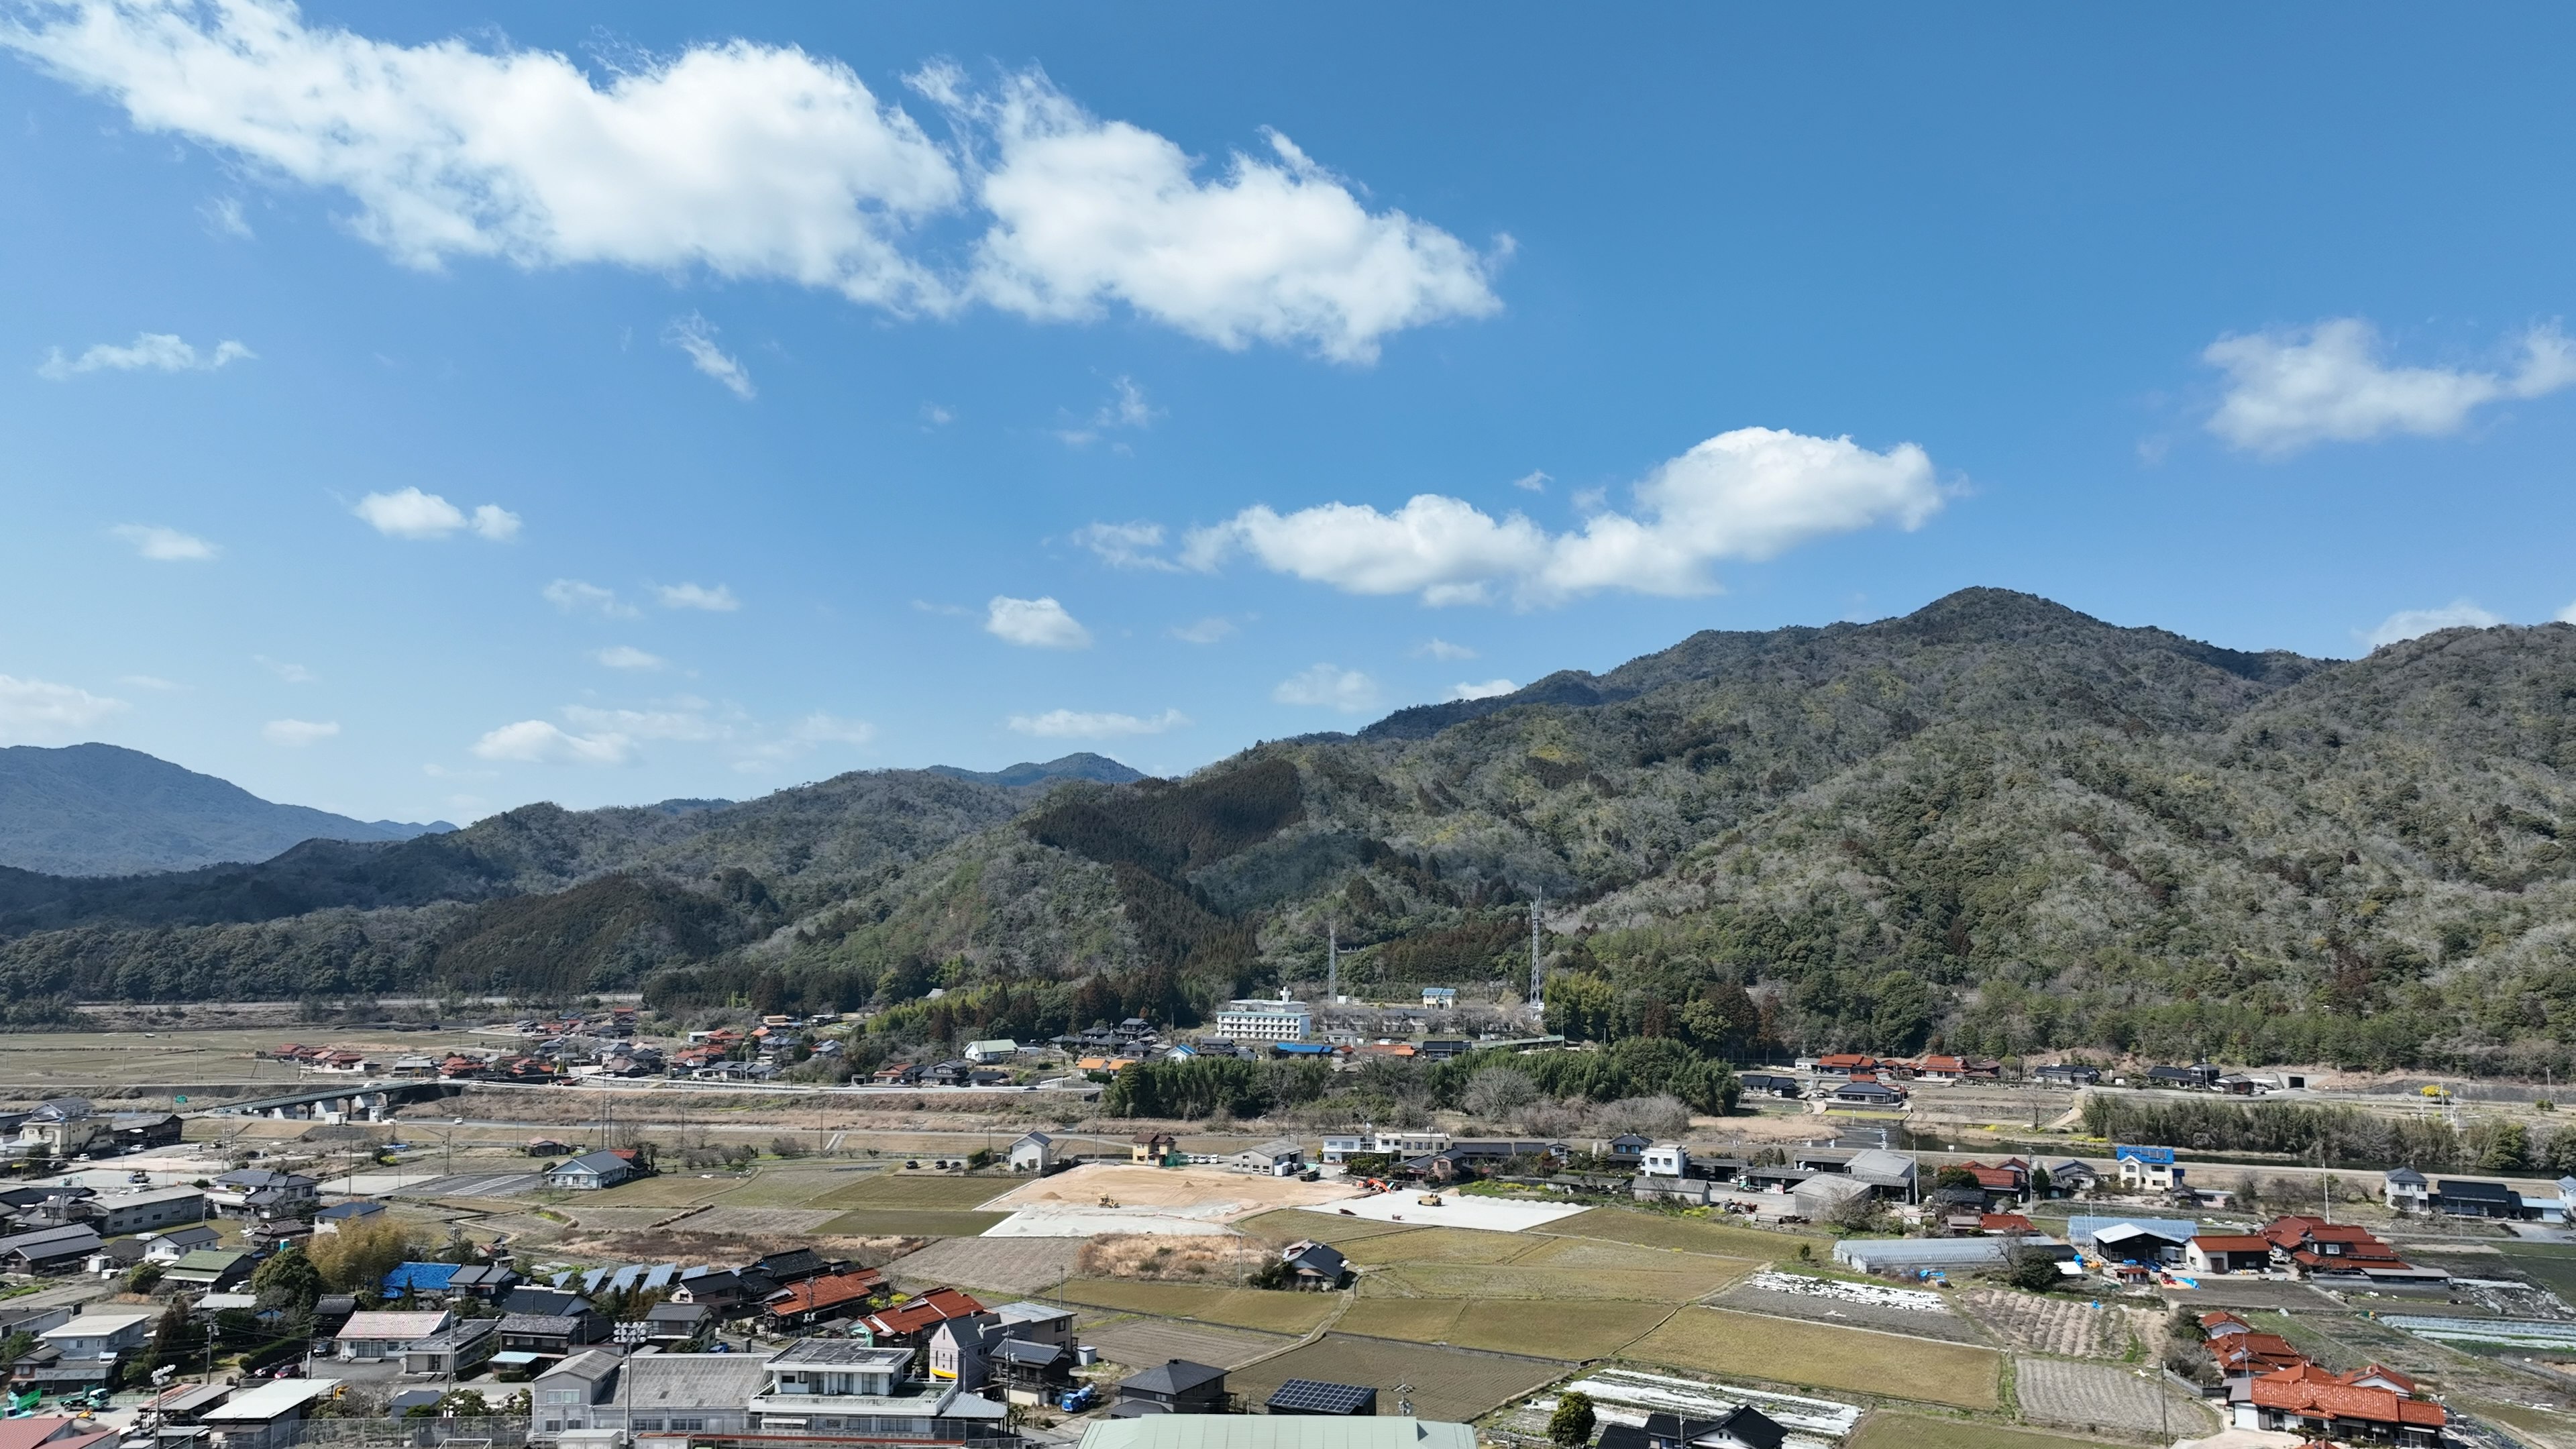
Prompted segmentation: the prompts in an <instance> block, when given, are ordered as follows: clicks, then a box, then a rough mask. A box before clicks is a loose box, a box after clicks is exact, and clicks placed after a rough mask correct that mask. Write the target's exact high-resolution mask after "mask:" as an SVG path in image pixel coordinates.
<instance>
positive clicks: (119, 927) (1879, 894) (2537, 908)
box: [0, 590, 2576, 1073]
mask: <svg viewBox="0 0 2576 1449" xmlns="http://www.w3.org/2000/svg"><path fill="white" fill-rule="evenodd" d="M2570 771H2576V628H2571V627H2569V626H2565V625H2545V626H2541V627H2538V628H2527V629H2526V628H2497V629H2489V630H2482V631H2481V630H2451V631H2446V632H2443V633H2439V634H2434V635H2429V636H2427V637H2425V638H2422V639H2417V640H2412V641H2409V642H2407V643H2403V644H2398V645H2392V646H2389V647H2387V648H2384V649H2381V650H2379V651H2378V652H2376V653H2374V654H2372V655H2371V656H2370V657H2369V658H2367V659H2363V660H2359V661H2354V662H2349V663H2344V662H2336V661H2326V660H2313V659H2304V658H2300V657H2298V656H2295V655H2290V654H2283V653H2264V654H2247V653H2239V652H2235V651H2230V650H2224V649H2217V648H2213V647H2211V646H2208V645H2205V644H2200V643H2196V642H2193V641H2191V640H2187V639H2183V638H2180V637H2178V636H2175V635H2172V634H2169V633H2165V632H2163V631H2160V630H2153V629H2123V628H2116V627H2113V626H2110V625H2107V624H2104V623H2102V622H2100V621H2098V620H2094V619H2090V618H2087V617H2085V616H2083V615H2081V614H2077V613H2075V612H2073V611H2071V610H2068V609H2065V608H2062V607H2060V606H2058V605H2055V604H2051V603H2048V602H2047V601H2045V600H2040V599H2035V598H2031V597H2028V596H2024V595H2016V594H2009V593H2003V592H2000V591H1994V590H1969V591H1966V592H1963V593H1960V594H1956V595H1952V596H1951V597H1949V598H1946V599H1943V600H1940V601H1938V602H1936V603H1934V604H1932V605H1931V606H1929V607H1927V608H1925V609H1923V610H1921V611H1919V612H1917V613H1915V614H1912V615H1908V616H1906V617H1904V618H1899V619H1890V620H1885V621H1881V622H1879V623H1875V624H1867V625H1850V624H1838V625H1834V626H1831V627H1828V628H1821V629H1803V628H1802V629H1783V630H1775V631H1771V632H1767V633H1718V632H1711V633H1703V634H1699V635H1695V636H1693V637H1692V638H1690V639H1688V640H1686V641H1684V642H1683V643H1681V644H1680V645H1678V646H1676V647H1674V648H1672V649H1669V650H1666V651H1663V652H1662V653H1659V654H1655V655H1650V656H1647V657H1646V658H1643V659H1639V660H1635V661H1632V662H1630V663H1629V664H1626V665H1623V666H1621V667H1619V668H1617V669H1614V670H1611V671H1609V672H1607V673H1604V674H1601V675H1597V676H1595V675H1589V674H1579V673H1567V674H1560V675H1555V676H1551V677H1550V678H1549V679H1546V680H1542V681H1540V682H1539V683H1538V684H1536V685H1533V686H1531V687H1530V688H1529V689H1527V690H1523V691H1521V692H1520V693H1519V694H1517V695H1513V696H1506V697H1504V698H1503V699H1500V700H1485V701H1474V702H1471V703H1468V704H1464V705H1442V706H1433V707H1427V708H1425V709H1419V710H1407V711H1403V712H1400V713H1398V714H1396V715H1394V716H1391V717H1389V718H1388V719H1386V720H1384V721H1381V722H1379V723H1378V724H1377V725H1374V726H1371V727H1370V728H1369V729H1367V730H1364V731H1362V732H1361V733H1360V734H1359V735H1358V736H1356V737H1339V736H1329V737H1309V738H1306V739H1301V740H1294V741H1284V742H1276V743H1272V744H1267V745H1264V746H1261V747H1258V748H1256V749H1253V750H1249V751H1246V752H1244V753H1243V754H1240V755H1238V756H1235V757H1233V758H1231V759H1228V760H1226V761H1223V762H1220V763H1219V764H1217V765H1214V766H1211V767H1209V768H1208V769H1206V770H1203V771H1201V772H1199V773H1198V774H1197V775H1195V776H1193V777H1191V778H1190V779H1188V780H1186V781H1161V780H1141V781H1135V782H1132V783H1124V784H1104V783H1099V782H1097V781H1091V780H1080V779H1075V780H1063V779H1055V780H1046V779H1041V780H1039V781H1037V782H1036V783H1033V784H1029V785H1025V786H1020V787H1017V788H1011V787H1005V786H1002V785H997V784H988V783H981V782H978V781H975V780H971V779H953V778H947V777H944V776H941V775H936V774H932V773H928V772H909V773H908V772H880V773H875V774H864V775H850V776H844V777H841V778H840V779H837V780H833V781H828V782H825V783H824V784H821V785H818V786H812V787H807V788H805V789H802V790H793V791H784V792H781V793H780V794H778V795H774V796H771V797H768V798H767V799H765V800H759V801H752V802H749V803H747V804H743V805H732V806H722V807H719V808H713V809H706V810H694V811H684V812H681V813H676V814H668V813H656V812H654V811H650V810H644V811H598V812H587V813H583V814H573V813H570V812H564V811H560V810H557V809H555V808H554V807H551V806H531V807H528V808H526V809H523V810H520V811H515V812H512V814H510V815H508V816H504V817H499V818H497V819H495V820H491V821H486V822H482V823H481V824H478V825H476V826H474V827H472V828H471V829H468V830H465V831H461V832H458V833H457V834H455V835H453V836H443V837H437V838H435V839H429V840H421V841H413V842H407V843H404V844H399V845H382V846H320V845H309V846H305V847H302V848H300V849H299V850H297V851H295V852H291V853H289V855H287V856H286V857H282V858H281V859H279V860H277V861H274V862H271V863H269V864H268V865H265V866H261V867H258V868H255V869H252V870H225V871H211V872H197V873H194V874H192V875H187V876H174V877H165V878H161V880H160V882H159V883H158V884H157V885H156V884H154V883H152V882H134V883H131V884H130V886H128V887H117V886H111V885H110V884H108V883H99V882H90V883H80V885H81V888H80V889H71V888H67V887H65V886H64V885H63V883H60V882H53V881H47V880H43V879H36V878H15V877H13V878H10V879H6V880H0V911H5V912H6V914H5V917H0V934H5V935H6V936H7V937H8V938H9V939H6V940H5V941H0V988H5V989H6V991H7V993H8V994H9V995H11V996H13V997H15V998H16V999H18V1000H19V1001H21V1002H41V1001H43V1000H45V999H46V998H53V997H61V996H65V995H75V996H84V997H87V996H126V997H135V996H142V995H146V994H149V993H150V992H153V991H160V992H164V993H166V994H169V995H173V996H184V995H192V994H209V993H213V994H234V995H245V996H262V995H267V996H273V995H279V994H290V995H291V994H297V993H298V992H302V991H317V992H338V991H354V990H386V989H391V988H393V987H396V986H401V987H405V988H417V987H434V986H449V987H455V988H459V989H474V990H482V989H487V988H493V987H500V988H504V989H507V988H511V987H514V986H515V987H517V988H519V989H537V990H553V991H564V992H571V991H578V990H581V989H585V988H593V989H597V988H607V987H611V986H618V985H626V984H630V983H634V982H637V981H641V982H642V983H643V984H644V988H645V990H646V992H647V994H648V996H649V997H651V998H652V999H653V1000H655V1001H656V1002H658V1003H660V1004H663V1005H666V1006H669V1007H672V1008H674V1009H683V1008H686V1007H689V1006H692V1005H700V1004H721V1003H724V1002H727V1001H732V1000H737V999H745V1000H749V1001H751V1002H753V1003H755V1004H759V1005H762V1006H764V1007H767V1006H785V1005H796V1004H806V1005H832V1006H838V1007H843V1008H848V1007H853V1006H857V1005H861V1004H865V1003H876V1004H881V1005H888V1006H896V1007H900V1008H901V1010H899V1011H897V1012H896V1013H894V1016H893V1021H894V1023H895V1024H896V1025H897V1026H899V1027H900V1028H901V1029H902V1030H905V1031H909V1032H912V1033H914V1034H916V1035H921V1036H940V1037H950V1036H955V1035H959V1034H966V1033H972V1034H978V1035H981V1034H1010V1035H1039V1034H1046V1033H1050V1032H1053V1031H1056V1030H1061V1029H1063V1027H1064V1026H1066V1025H1069V1024H1074V1025H1078V1024H1087V1023H1088V1022H1089V1021H1091V1020H1093V1019H1095V1018H1098V1017H1101V1016H1108V1015H1119V1014H1124V1013H1126V1012H1131V1011H1147V1012H1150V1013H1153V1014H1157V1015H1159V1016H1162V1017H1165V1018H1169V1019H1178V1020H1184V1021H1186V1020H1188V1019H1190V1018H1191V1017H1192V1016H1193V1015H1194V1014H1195V1013H1197V1012H1199V1011H1202V1010H1204V1009H1205V1007H1206V1005H1207V1004H1208V1003H1209V1002H1211V1001H1212V1000H1214V999H1217V998H1220V997H1223V996H1227V995H1232V994H1236V993H1239V992H1243V991H1247V990H1252V989H1263V988H1268V987H1271V986H1274V985H1276V984H1279V983H1281V982H1299V981H1308V982H1317V983H1320V980H1321V977H1322V974H1323V959H1322V958H1323V938H1324V927H1325V923H1326V921H1327V920H1331V921H1332V922H1334V923H1335V924H1336V925H1337V928H1338V930H1339V933H1340V938H1341V940H1342V943H1343V945H1344V948H1345V954H1344V960H1343V970H1344V973H1345V979H1346V980H1350V981H1354V982H1365V981H1370V980H1376V981H1380V982H1385V983H1390V984H1399V985H1401V984H1410V983H1428V982H1445V983H1452V984H1464V983H1467V982H1475V981H1501V982H1509V981H1514V980H1517V979H1520V977H1521V974H1522V972H1523V971H1524V970H1525V963H1526V952H1527V949H1528V947H1527V940H1528V938H1527V911H1528V903H1529V902H1530V900H1531V899H1532V898H1533V897H1537V896H1543V897H1544V898H1545V901H1546V903H1547V904H1546V908H1545V919H1546V926H1547V933H1546V940H1547V950H1548V955H1549V961H1550V979H1549V988H1548V1005H1549V1013H1550V1019H1551V1021H1553V1022H1554V1023H1556V1024H1557V1025H1558V1026H1559V1027H1560V1028H1561V1029H1564V1030H1567V1031H1569V1032H1571V1033H1572V1034H1575V1035H1578V1036H1586V1037H1594V1038H1605V1039H1606V1038H1619V1037H1629V1036H1653V1037H1666V1038H1671V1039H1674V1040H1676V1041H1677V1042H1679V1043H1681V1044H1683V1045H1685V1046H1689V1047H1695V1048H1698V1049H1699V1050H1701V1051H1704V1052H1709V1053H1714V1054H1725V1055H1730V1056H1735V1057H1739V1058H1741V1057H1746V1056H1751V1055H1755V1054H1759V1053H1763V1052H1768V1051H1777V1050H1783V1049H1796V1048H1801V1047H1804V1048H1826V1047H1857V1048H1867V1049H1880V1050H1911V1049H1914V1048H1916V1047H1920V1046H1924V1045H1926V1044H1935V1043H1937V1044H1941V1045H1945V1046H1948V1047H1951V1048H1954V1049H1959V1050H1967V1051H1979V1052H1991V1053H1996V1054H2006V1053H2016V1052H2026V1051H2037V1050H2043V1049H2051V1050H2062V1049H2083V1048H2087V1047H2098V1048H2102V1049H2108V1050H2121V1049H2135V1050H2139V1051H2144V1052H2152V1053H2155V1054H2159V1055H2175V1056H2183V1055H2192V1054H2198V1053H2207V1054H2211V1055H2218V1056H2224V1057H2227V1058H2230V1059H2233V1060H2256V1061H2264V1060H2301V1061H2334V1062H2344V1063H2348V1064H2356V1065H2391V1066H2396V1065H2439V1066H2443V1067H2446V1068H2451V1069H2463V1070H2477V1069H2507V1068H2528V1069H2531V1070H2534V1071H2535V1073H2536V1071H2537V1069H2538V1068H2539V1067H2540V1066H2541V1065H2544V1064H2549V1063H2555V1064H2557V1065H2558V1066H2559V1069H2561V1070H2564V1069H2565V1067H2566V1066H2567V1065H2568V1064H2570V1059H2571V1058H2570V1047H2571V1045H2576V969H2571V967H2576V863H2571V862H2570V861H2569V860H2568V857H2567V852H2566V850H2565V848H2564V847H2563V846H2562V845H2561V844H2560V841H2559V836H2560V834H2561V833H2562V832H2563V831H2564V830H2566V829H2569V828H2570V827H2571V824H2576V815H2571V813H2570V811H2571V799H2570V791H2569V783H2568V782H2569V773H2570ZM120 890H121V892H122V893H120ZM934 985H937V986H943V987H947V988H949V989H948V990H947V991H946V992H944V993H943V994H942V995H941V997H940V998H938V999H937V1000H936V1001H923V1000H922V999H921V998H922V997H923V996H924V993H926V992H927V990H928V989H929V988H930V987H931V986H934ZM28 1009H33V1008H28Z"/></svg>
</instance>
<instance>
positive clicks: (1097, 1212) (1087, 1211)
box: [983, 1203, 1239, 1238]
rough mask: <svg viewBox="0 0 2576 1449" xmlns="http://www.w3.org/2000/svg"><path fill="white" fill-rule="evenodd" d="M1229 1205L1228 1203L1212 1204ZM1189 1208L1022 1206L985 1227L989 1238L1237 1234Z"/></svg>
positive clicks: (1231, 1235) (1212, 1218) (1221, 1223)
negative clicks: (1114, 1234) (1195, 1215)
mask: <svg viewBox="0 0 2576 1449" xmlns="http://www.w3.org/2000/svg"><path fill="white" fill-rule="evenodd" d="M1212 1206H1216V1207H1231V1206H1232V1204H1230V1203H1220V1204H1213V1205H1212ZM1191 1212H1192V1210H1191V1209H1189V1208H1145V1207H1134V1208H1104V1207H1073V1206H1070V1205H1068V1206H1065V1207H1033V1208H1022V1209H1020V1210H1019V1211H1018V1212H1015V1213H1013V1214H1011V1215H1010V1216H1009V1217H1006V1218H1004V1219H1002V1220H1001V1221H1000V1222H998V1223H995V1224H993V1225H992V1226H991V1227H989V1228H986V1229H985V1230H984V1233H983V1236H985V1237H988V1238H1089V1237H1097V1236H1099V1235H1100V1234H1103V1233H1153V1234H1159V1235H1162V1236H1167V1237H1200V1238H1209V1237H1236V1236H1239V1235H1238V1234H1237V1233H1236V1232H1235V1230H1234V1229H1232V1228H1230V1227H1228V1226H1226V1225H1225V1223H1223V1222H1222V1221H1220V1220H1218V1219H1217V1218H1216V1217H1214V1216H1213V1215H1210V1216H1199V1217H1194V1216H1191Z"/></svg>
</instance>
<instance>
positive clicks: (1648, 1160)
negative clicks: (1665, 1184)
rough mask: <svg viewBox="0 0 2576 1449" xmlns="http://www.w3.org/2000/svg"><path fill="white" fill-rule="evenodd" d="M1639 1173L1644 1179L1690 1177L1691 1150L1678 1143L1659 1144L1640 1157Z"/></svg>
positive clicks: (1638, 1162) (1638, 1160)
mask: <svg viewBox="0 0 2576 1449" xmlns="http://www.w3.org/2000/svg"><path fill="white" fill-rule="evenodd" d="M1637 1172H1638V1174H1639V1175H1640V1176H1644V1177H1688V1176H1689V1175H1690V1149H1688V1148H1686V1147H1684V1146H1682V1145H1681V1144H1680V1143H1678V1142H1658V1143H1656V1144H1655V1145H1654V1146H1652V1147H1649V1148H1647V1149H1646V1150H1645V1152H1644V1154H1642V1155H1641V1156H1639V1157H1638V1159H1637Z"/></svg>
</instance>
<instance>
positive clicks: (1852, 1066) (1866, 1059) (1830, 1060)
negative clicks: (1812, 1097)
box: [1816, 1052, 1878, 1077]
mask: <svg viewBox="0 0 2576 1449" xmlns="http://www.w3.org/2000/svg"><path fill="white" fill-rule="evenodd" d="M1816 1070H1817V1071H1819V1072H1821V1073H1824V1074H1825V1075H1827V1076H1835V1077H1848V1076H1851V1075H1853V1074H1854V1073H1857V1072H1874V1071H1877V1070H1878V1058H1876V1057H1873V1056H1868V1055H1865V1054H1863V1053H1860V1052H1835V1053H1834V1054H1832V1055H1831V1056H1822V1057H1818V1058H1816Z"/></svg>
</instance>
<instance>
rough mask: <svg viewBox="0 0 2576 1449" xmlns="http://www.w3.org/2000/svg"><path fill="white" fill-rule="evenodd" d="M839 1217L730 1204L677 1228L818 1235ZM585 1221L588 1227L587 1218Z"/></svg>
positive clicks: (808, 1210) (803, 1210)
mask: <svg viewBox="0 0 2576 1449" xmlns="http://www.w3.org/2000/svg"><path fill="white" fill-rule="evenodd" d="M836 1216H838V1215H837V1214H835V1213H834V1212H833V1211H832V1210H831V1209H830V1208H775V1207H736V1206H734V1205H733V1204H732V1203H731V1202H730V1201H728V1202H726V1203H724V1204H722V1205H720V1206H717V1207H711V1208H709V1209H707V1210H706V1211H705V1212H702V1213H697V1214H694V1215H692V1216H690V1217H687V1218H683V1219H681V1221H680V1222H679V1223H677V1224H674V1226H685V1227H686V1228H687V1229H688V1230H689V1231H690V1232H693V1233H816V1232H820V1231H822V1229H823V1225H824V1224H826V1223H828V1222H831V1221H832V1220H833V1219H834V1218H835V1217H836ZM582 1221H583V1223H584V1224H587V1223H588V1222H589V1218H588V1216H587V1215H584V1216H583V1218H582ZM639 1226H640V1224H639Z"/></svg>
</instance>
